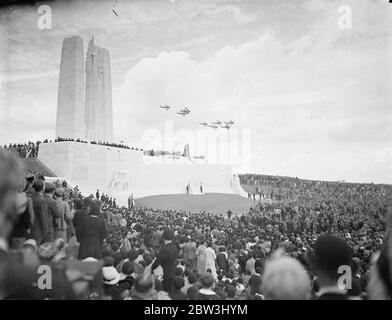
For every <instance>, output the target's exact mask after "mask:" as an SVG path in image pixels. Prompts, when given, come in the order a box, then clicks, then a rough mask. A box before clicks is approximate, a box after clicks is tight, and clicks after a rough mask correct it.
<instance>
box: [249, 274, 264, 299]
mask: <svg viewBox="0 0 392 320" xmlns="http://www.w3.org/2000/svg"><path fill="white" fill-rule="evenodd" d="M249 286H250V294H251V295H252V296H254V295H255V294H256V293H261V289H260V287H261V276H260V275H258V274H256V273H254V274H252V275H251V276H250V278H249Z"/></svg>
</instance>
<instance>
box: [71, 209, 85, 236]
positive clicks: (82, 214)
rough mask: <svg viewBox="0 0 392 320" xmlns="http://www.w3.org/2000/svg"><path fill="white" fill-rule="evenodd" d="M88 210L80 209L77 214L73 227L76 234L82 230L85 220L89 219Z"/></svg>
mask: <svg viewBox="0 0 392 320" xmlns="http://www.w3.org/2000/svg"><path fill="white" fill-rule="evenodd" d="M87 215H88V214H87V210H86V209H79V210H77V211H76V212H75V215H74V218H73V225H74V227H75V232H77V230H78V229H80V226H81V222H82V220H83V218H85V217H87Z"/></svg>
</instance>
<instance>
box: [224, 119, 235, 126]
mask: <svg viewBox="0 0 392 320" xmlns="http://www.w3.org/2000/svg"><path fill="white" fill-rule="evenodd" d="M225 123H227V124H229V125H233V124H234V122H233V121H231V120H229V121H225Z"/></svg>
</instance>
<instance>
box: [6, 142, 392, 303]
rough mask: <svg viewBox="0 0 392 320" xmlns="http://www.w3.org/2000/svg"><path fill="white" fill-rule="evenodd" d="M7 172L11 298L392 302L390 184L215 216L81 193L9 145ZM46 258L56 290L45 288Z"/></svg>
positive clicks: (331, 189) (339, 189)
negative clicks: (26, 170)
mask: <svg viewBox="0 0 392 320" xmlns="http://www.w3.org/2000/svg"><path fill="white" fill-rule="evenodd" d="M0 174H1V176H2V177H3V176H4V177H5V178H4V179H2V180H1V181H0V226H1V228H0V264H1V265H0V298H3V299H20V298H22V299H26V298H29V299H30V298H31V299H114V300H122V299H125V300H166V299H173V300H185V299H189V300H248V299H252V300H263V299H265V300H267V299H391V297H392V281H391V279H392V261H391V253H392V243H391V242H392V236H391V234H392V214H391V209H390V208H391V206H390V203H389V202H388V200H389V199H390V196H391V189H390V186H387V187H386V186H377V185H373V186H372V187H369V186H368V185H362V186H361V185H355V186H354V185H353V186H351V185H347V184H341V185H340V184H330V185H328V187H324V188H323V189H317V188H318V187H317V186H318V184H317V183H314V184H313V187H312V185H308V187H307V188H308V191H307V193H306V194H304V195H302V196H301V197H298V198H296V199H294V200H290V201H287V200H285V201H272V202H265V201H260V202H259V203H255V205H254V206H253V207H252V208H250V210H249V212H248V213H245V214H243V215H239V214H232V213H231V212H228V213H222V214H220V215H216V214H211V213H208V212H200V213H190V212H186V211H175V210H157V209H148V208H141V207H136V206H135V204H134V201H133V199H131V198H130V201H129V202H128V206H127V207H124V206H123V207H120V206H118V205H117V204H116V203H115V199H111V198H110V197H109V196H107V195H105V194H101V193H100V192H99V190H97V192H96V194H95V195H89V196H86V195H85V196H83V195H82V194H81V193H80V192H79V191H78V190H77V188H76V187H75V188H73V189H71V188H69V186H67V185H66V184H64V182H60V181H56V182H55V183H48V182H46V181H45V178H44V177H42V176H40V177H30V176H29V177H23V168H21V166H20V163H19V160H18V159H17V158H16V157H15V156H14V155H13V154H11V153H8V152H4V151H1V150H0ZM306 185H307V183H306ZM314 188H316V189H314ZM301 190H304V189H301ZM320 190H321V191H320ZM42 264H44V265H47V266H50V268H51V269H50V270H51V274H52V283H51V287H50V288H47V287H42V286H40V285H38V284H39V283H42V281H41V282H40V281H39V278H40V277H42V276H43V275H42V274H41V273H38V272H37V269H38V268H39V266H40V265H42ZM342 267H343V269H341V268H342ZM345 268H349V270H350V272H347V269H345ZM342 270H343V271H342ZM342 276H343V277H345V278H344V279H345V280H344V281H343V283H342V281H341V279H342ZM34 284H35V285H34Z"/></svg>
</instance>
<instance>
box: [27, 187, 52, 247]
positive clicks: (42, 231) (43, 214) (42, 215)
mask: <svg viewBox="0 0 392 320" xmlns="http://www.w3.org/2000/svg"><path fill="white" fill-rule="evenodd" d="M31 200H32V201H33V210H34V223H33V226H32V228H31V235H32V238H33V239H34V240H35V241H36V242H37V245H40V244H41V243H42V241H44V240H45V238H46V237H47V235H48V223H49V220H48V209H47V206H46V202H45V200H44V198H43V196H42V195H41V194H39V193H34V194H33V195H32V196H31Z"/></svg>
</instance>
